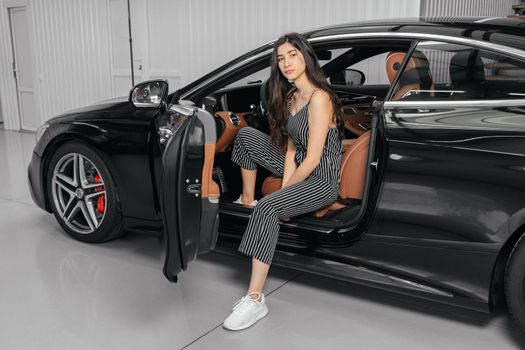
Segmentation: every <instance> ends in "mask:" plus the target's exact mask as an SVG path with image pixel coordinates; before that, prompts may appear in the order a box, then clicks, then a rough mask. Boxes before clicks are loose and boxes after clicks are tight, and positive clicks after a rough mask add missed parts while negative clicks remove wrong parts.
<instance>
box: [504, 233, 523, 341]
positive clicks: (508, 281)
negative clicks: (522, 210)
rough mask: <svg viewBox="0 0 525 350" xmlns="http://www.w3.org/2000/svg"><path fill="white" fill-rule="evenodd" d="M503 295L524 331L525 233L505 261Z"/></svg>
mask: <svg viewBox="0 0 525 350" xmlns="http://www.w3.org/2000/svg"><path fill="white" fill-rule="evenodd" d="M505 296H506V299H507V306H508V309H509V312H510V313H511V315H512V317H513V318H514V320H515V321H516V323H517V324H518V326H519V327H520V328H521V330H522V331H525V235H523V236H521V238H520V239H519V240H518V242H517V243H516V245H515V246H514V248H513V250H512V252H511V254H510V257H509V261H508V263H507V268H506V270H505Z"/></svg>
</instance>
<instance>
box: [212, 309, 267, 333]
mask: <svg viewBox="0 0 525 350" xmlns="http://www.w3.org/2000/svg"><path fill="white" fill-rule="evenodd" d="M266 315H268V308H266V309H265V310H264V312H263V313H262V314H260V315H259V316H257V318H255V320H254V321H253V322H251V323H249V324H247V325H245V326H242V327H238V328H226V327H224V324H223V325H222V328H224V329H227V330H229V331H242V330H243V329H246V328H250V327H251V326H253V325H254V324H256V323H257V321H259V320H260V319H261V318H263V317H265V316H266Z"/></svg>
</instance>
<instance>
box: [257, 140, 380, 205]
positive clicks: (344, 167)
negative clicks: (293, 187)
mask: <svg viewBox="0 0 525 350" xmlns="http://www.w3.org/2000/svg"><path fill="white" fill-rule="evenodd" d="M370 133H371V132H370V130H368V131H367V132H365V133H363V134H362V135H360V136H359V137H358V138H357V139H354V140H352V141H351V142H343V147H344V153H343V157H342V158H341V180H340V186H339V196H340V197H341V198H343V199H363V192H364V187H365V179H366V171H367V169H368V167H367V164H368V150H369V145H370ZM345 141H346V140H345ZM281 184H282V179H281V178H279V177H275V176H268V177H267V178H266V179H265V180H264V182H263V185H262V194H263V196H266V195H269V194H270V193H273V192H275V191H277V190H279V189H280V188H281Z"/></svg>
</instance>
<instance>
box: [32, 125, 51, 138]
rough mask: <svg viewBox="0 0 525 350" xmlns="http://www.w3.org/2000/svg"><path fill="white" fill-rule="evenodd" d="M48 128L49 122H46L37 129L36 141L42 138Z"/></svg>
mask: <svg viewBox="0 0 525 350" xmlns="http://www.w3.org/2000/svg"><path fill="white" fill-rule="evenodd" d="M47 128H49V124H48V123H44V124H43V125H41V126H40V127H39V128H38V129H37V131H36V135H35V138H36V142H38V140H40V138H41V137H42V135H44V133H45V132H46V130H47Z"/></svg>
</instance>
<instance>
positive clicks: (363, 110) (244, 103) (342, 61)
mask: <svg viewBox="0 0 525 350" xmlns="http://www.w3.org/2000/svg"><path fill="white" fill-rule="evenodd" d="M409 45H410V43H409V42H392V43H387V44H385V43H384V42H383V43H378V42H368V43H358V44H356V45H354V46H352V47H348V44H346V46H345V45H335V46H331V47H330V46H325V47H316V48H315V49H316V53H317V55H318V58H319V60H320V63H321V66H322V68H323V70H324V71H325V74H326V76H327V77H328V78H327V79H328V81H329V82H330V84H331V86H332V88H333V89H334V90H335V91H336V92H337V94H338V96H339V98H340V99H341V102H342V104H343V110H344V126H345V130H344V139H343V141H342V143H343V148H344V154H343V157H342V161H341V162H342V163H341V182H340V191H339V198H338V199H337V201H335V202H334V203H332V204H331V205H329V206H328V207H326V208H322V209H320V210H317V211H315V212H312V213H309V214H305V215H302V216H300V217H294V218H292V219H291V220H290V221H287V222H286V223H284V224H285V225H294V226H295V227H297V226H299V227H300V226H301V225H304V226H308V227H319V228H323V227H324V228H334V227H348V226H349V225H352V224H355V223H356V222H357V221H358V220H359V218H360V217H362V215H363V213H364V209H365V206H366V205H365V202H366V199H367V194H368V192H369V187H370V185H369V184H371V183H372V182H373V181H372V179H371V176H370V174H369V172H370V171H369V169H370V166H369V165H370V163H371V155H372V151H373V149H374V148H375V147H374V142H373V137H372V135H373V133H372V125H373V118H374V116H373V113H372V110H373V105H374V101H382V100H384V99H385V96H386V94H387V92H388V91H389V88H390V85H391V82H392V79H393V76H395V73H394V75H393V76H392V77H390V76H389V75H388V74H389V73H388V71H389V68H390V69H392V68H391V67H389V65H391V66H392V65H393V66H395V65H396V64H394V63H393V62H391V60H388V59H386V60H385V58H388V57H390V56H392V55H393V54H394V53H396V54H403V55H404V53H405V52H407V50H408V48H409ZM403 57H404V56H403ZM378 64H379V65H380V67H377V65H378ZM268 65H269V61H268V60H266V61H265V62H262V64H260V65H259V66H256V67H253V68H252V69H251V70H248V71H246V72H244V76H243V77H245V78H244V79H241V81H242V83H239V82H237V81H234V82H228V84H229V85H226V84H224V85H225V87H223V88H220V89H218V90H216V91H215V92H214V93H212V94H210V95H208V96H206V97H204V98H203V99H202V101H201V103H200V104H201V105H203V106H204V108H206V109H207V110H208V111H210V112H212V113H213V114H214V115H215V117H216V125H217V144H216V155H215V162H214V164H215V165H214V172H213V180H214V181H215V182H216V183H217V184H218V185H219V187H220V192H221V196H220V208H221V211H222V212H228V214H230V215H231V214H232V213H237V214H239V216H243V217H246V216H247V215H249V213H250V212H251V210H252V209H251V208H250V207H244V206H242V205H239V204H233V201H234V200H235V199H237V198H238V196H239V194H240V193H241V191H242V179H241V175H240V170H239V167H238V166H237V165H236V164H235V163H233V162H232V161H231V150H232V147H233V141H234V139H235V136H236V134H237V132H238V131H239V130H240V129H241V128H243V127H246V126H251V127H254V128H256V129H258V130H261V131H263V132H266V133H268V125H267V121H266V115H265V111H266V109H267V106H266V96H267V94H266V86H267V83H266V80H267V79H268V77H269V70H268V68H267V67H268ZM358 68H361V69H363V70H364V71H365V72H363V70H361V69H358ZM379 70H381V71H379ZM258 74H259V75H258ZM368 75H370V76H368ZM280 186H281V179H280V178H277V177H275V176H273V175H271V174H270V173H269V172H268V171H266V170H265V169H263V168H262V167H259V171H258V174H257V185H256V198H259V199H260V198H262V197H263V196H265V195H268V194H270V193H272V192H274V191H277V190H278V189H279V188H280ZM362 209H363V210H362Z"/></svg>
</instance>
